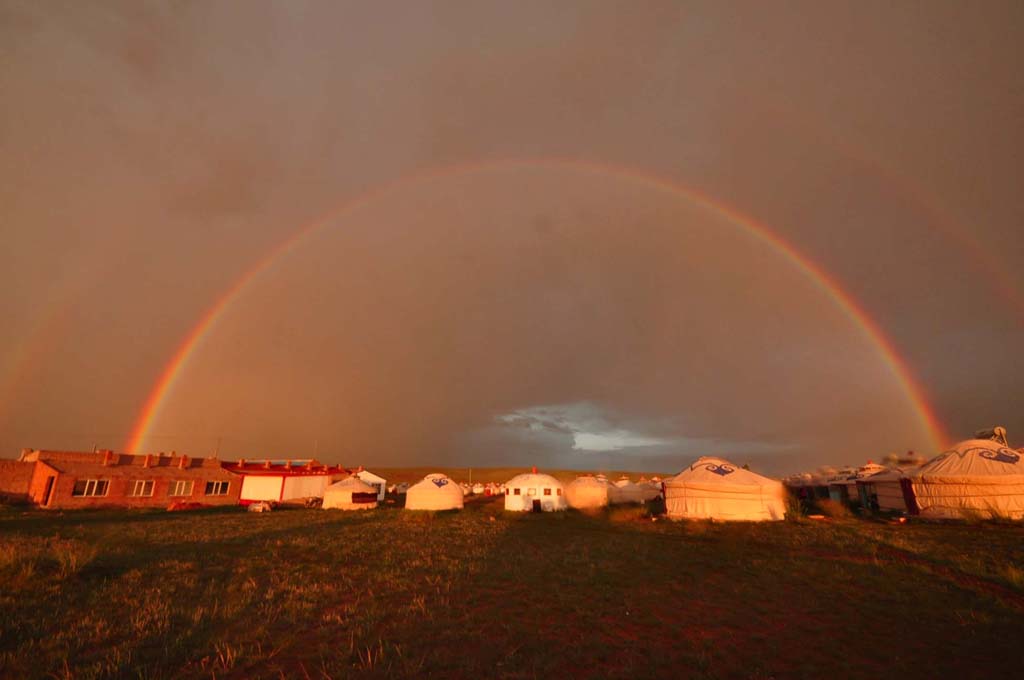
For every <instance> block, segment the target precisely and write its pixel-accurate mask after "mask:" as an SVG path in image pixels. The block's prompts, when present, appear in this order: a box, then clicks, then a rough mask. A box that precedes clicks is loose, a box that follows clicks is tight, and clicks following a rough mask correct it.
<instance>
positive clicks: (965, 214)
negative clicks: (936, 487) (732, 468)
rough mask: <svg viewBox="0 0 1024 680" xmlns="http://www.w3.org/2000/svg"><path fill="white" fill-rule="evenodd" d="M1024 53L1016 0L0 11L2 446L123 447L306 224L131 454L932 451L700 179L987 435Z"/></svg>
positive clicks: (785, 265) (1009, 244)
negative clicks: (180, 362)
mask: <svg viewBox="0 0 1024 680" xmlns="http://www.w3.org/2000/svg"><path fill="white" fill-rule="evenodd" d="M1022 66H1024V5H1022V4H1021V3H1019V2H1012V1H1011V2H996V1H989V2H984V3H963V2H940V1H938V0H928V1H925V2H899V3H891V2H849V3H847V2H842V3H837V2H821V1H820V0H816V1H813V2H771V3H765V2H749V3H748V2H664V3H659V2H645V3H635V2H623V3H609V2H593V1H587V2H507V3H487V2H479V1H474V2H439V3H430V2H398V3H388V2H374V3H343V2H294V1H293V2H288V3H281V2H279V3H270V2H238V3H229V2H218V3H205V2H204V3H193V2H136V1H125V2H93V3H81V2H57V1H55V0H54V1H46V2H38V1H36V0H26V1H24V2H22V1H19V0H0V92H2V93H3V94H2V98H3V105H2V106H0V277H2V285H0V456H6V457H13V456H16V455H17V453H18V451H19V449H21V448H22V447H32V448H86V449H91V448H92V447H93V446H100V447H109V448H115V449H122V448H123V447H124V446H125V445H126V443H127V442H128V440H129V437H130V434H131V432H132V430H133V426H134V424H135V423H136V421H137V420H138V417H139V411H140V409H141V407H142V405H143V403H144V402H145V400H146V398H147V396H148V395H149V394H150V393H151V391H152V390H153V387H154V384H155V383H156V381H157V380H158V378H159V376H160V374H161V371H162V370H163V369H164V367H165V366H166V365H167V363H168V362H169V361H170V359H171V357H172V355H173V354H174V353H175V351H176V349H177V348H178V347H179V346H180V345H181V343H182V341H183V339H184V338H185V337H186V336H187V335H188V334H189V333H190V332H191V330H192V329H193V328H194V327H195V325H196V324H197V323H198V322H199V320H200V319H201V318H202V317H203V315H204V313H205V312H206V311H207V310H208V309H210V307H211V306H212V305H214V304H215V303H216V301H217V300H218V299H220V298H221V297H222V296H223V295H224V294H225V292H226V291H228V290H230V289H231V288H232V287H233V286H234V285H235V283H236V282H237V281H238V280H239V279H240V278H241V277H242V276H244V275H245V273H246V272H248V271H250V270H251V269H252V268H253V267H254V266H255V265H256V264H257V263H259V262H261V261H263V260H264V258H265V257H266V256H267V255H268V253H271V252H272V251H273V250H274V249H275V248H276V247H277V246H278V244H280V243H282V242H284V241H286V240H287V239H288V238H289V237H291V236H292V235H294V234H296V233H297V232H299V231H300V230H301V229H302V228H303V227H305V226H307V225H309V224H311V223H312V222H314V221H317V220H321V221H322V227H321V228H320V229H317V230H315V231H313V232H311V233H308V234H307V235H306V236H305V237H304V238H302V239H301V240H299V241H298V242H296V243H295V244H294V247H293V248H291V249H290V250H289V251H287V252H286V253H285V254H283V255H282V256H280V257H278V258H276V259H274V260H273V261H272V262H271V264H270V265H269V266H267V267H266V268H264V269H263V270H262V271H261V272H260V274H259V275H258V276H256V277H254V278H253V279H252V280H251V281H250V282H249V283H248V284H247V285H246V286H245V287H244V289H242V290H241V291H240V292H239V294H238V295H236V296H235V297H234V298H233V299H232V302H231V303H230V304H229V305H227V307H226V309H225V311H224V313H223V314H222V315H221V316H220V317H219V319H218V321H217V322H216V323H215V324H214V325H213V326H212V327H211V328H210V329H209V332H208V333H206V334H205V335H204V337H203V338H202V340H201V341H200V342H199V343H198V344H197V345H196V347H195V350H194V351H193V353H192V355H191V359H190V360H189V361H188V362H187V363H186V364H185V365H184V366H183V368H182V370H181V373H180V377H179V379H178V381H177V382H176V384H175V386H174V388H173V390H171V391H170V392H169V393H168V395H167V397H166V399H165V400H164V401H163V404H162V408H161V409H160V411H159V413H158V416H157V418H156V419H155V421H154V422H153V425H152V428H151V429H150V430H149V436H148V438H147V439H146V441H145V442H144V448H145V451H159V450H172V449H174V450H178V451H187V452H190V453H193V454H194V455H203V454H208V453H210V452H212V451H214V450H217V449H218V448H219V450H220V452H221V455H222V456H225V457H234V456H245V457H249V458H254V457H262V456H273V457H282V458H285V457H296V458H297V457H304V456H309V455H312V453H313V452H314V451H315V452H316V453H317V455H318V456H319V457H320V458H321V459H322V460H325V461H328V462H343V463H346V464H351V465H358V464H363V465H366V466H367V467H372V466H373V465H403V464H417V465H429V464H437V465H443V464H446V465H451V464H459V465H477V466H484V465H498V464H501V465H524V466H525V465H538V466H542V467H573V468H632V469H649V470H662V471H671V470H677V469H679V468H681V467H682V466H683V465H684V464H685V463H687V462H689V461H690V460H692V459H693V458H694V457H696V456H698V455H704V454H716V455H726V456H730V457H732V458H734V459H735V460H736V461H737V462H750V463H751V464H752V466H753V467H755V469H760V470H762V471H765V472H769V473H773V474H782V473H785V472H792V471H796V470H800V469H804V468H808V467H814V466H816V465H818V464H831V465H835V464H843V463H851V464H859V463H863V462H865V461H866V460H867V459H869V458H874V459H876V460H877V459H879V458H881V457H883V456H884V455H886V454H887V453H890V452H894V451H903V450H907V449H915V450H918V451H921V452H922V453H924V454H926V455H932V454H935V453H937V452H938V451H936V450H934V449H935V448H936V445H935V444H934V443H933V442H932V437H931V435H930V433H929V431H928V428H927V427H926V425H925V424H923V422H922V418H921V415H920V412H919V409H918V407H917V405H916V404H915V403H914V402H913V400H912V399H911V398H910V397H909V396H908V392H907V390H906V389H905V386H904V385H903V384H901V382H900V380H899V379H898V376H897V375H896V374H895V373H894V371H893V369H892V366H890V365H889V363H887V361H886V359H885V356H884V353H883V352H881V351H880V350H879V347H878V343H877V342H876V339H874V338H872V337H871V335H870V334H868V333H866V332H865V330H864V327H863V325H862V324H859V323H857V322H856V321H855V320H854V319H852V318H851V316H850V315H849V313H848V312H847V311H846V310H844V309H843V307H842V305H841V304H840V303H839V302H837V300H836V298H835V296H834V295H831V294H829V292H828V291H827V289H826V288H825V287H823V286H822V285H820V284H819V283H816V282H815V280H814V278H813V276H811V275H809V273H808V270H806V269H805V268H802V267H801V266H799V265H798V264H797V263H795V262H794V260H793V259H792V258H791V257H788V256H787V255H786V254H785V253H784V252H782V251H781V250H780V249H779V248H777V247H774V246H772V245H771V244H770V243H769V242H767V241H766V240H764V239H763V238H760V237H758V236H757V235H756V234H755V233H753V232H752V231H751V229H749V228H748V227H745V226H744V225H743V224H741V223H739V222H738V221H737V220H736V219H734V218H731V217H730V216H729V215H728V214H725V213H723V212H722V211H720V210H715V209H711V208H709V207H708V206H707V205H702V204H700V203H699V202H698V201H695V200H694V198H693V196H694V195H697V194H701V195H704V196H706V197H708V198H709V199H710V201H712V202H714V203H716V204H719V205H721V206H726V207H728V209H729V210H731V211H734V212H737V213H740V214H742V215H745V216H747V217H749V218H750V219H752V220H754V221H756V222H758V223H760V224H762V225H764V226H765V227H766V228H768V229H770V230H771V232H772V233H774V234H776V235H777V236H778V237H779V238H781V239H782V240H783V241H785V242H788V243H789V244H791V245H792V247H793V248H794V249H795V250H796V251H798V252H799V253H802V254H803V255H804V256H806V257H807V258H808V260H809V261H810V262H812V263H814V264H813V266H814V267H816V268H818V269H820V270H821V271H824V272H827V274H828V276H829V277H831V279H833V280H834V281H835V282H837V283H838V284H839V285H840V286H841V287H842V289H843V290H845V292H846V294H847V295H848V296H849V297H850V298H851V299H853V300H855V301H856V304H858V305H859V306H860V307H862V308H863V309H864V310H865V311H866V312H867V314H868V316H869V317H870V318H871V319H872V320H873V322H874V323H875V324H877V326H878V327H879V328H880V329H881V330H882V332H883V333H884V334H885V336H886V337H887V338H888V339H889V340H890V341H891V342H892V345H893V347H894V348H895V350H896V352H897V353H898V355H899V356H900V357H902V360H903V361H904V362H905V364H906V367H907V369H908V370H909V372H910V373H911V374H912V375H913V377H914V379H915V380H916V381H917V384H918V385H919V386H920V388H921V390H922V391H923V392H924V393H925V394H926V395H927V396H928V398H929V400H930V401H931V403H932V405H933V406H934V409H935V412H936V414H937V416H938V417H939V419H940V420H941V421H942V423H943V425H944V427H945V428H946V429H947V430H948V431H949V432H950V434H951V435H952V436H953V438H963V437H965V436H967V435H969V434H970V433H971V432H973V431H974V430H975V429H978V428H983V427H991V426H993V425H996V424H1001V425H1005V426H1006V427H1007V428H1008V430H1009V434H1010V438H1011V444H1015V445H1017V446H1020V445H1022V442H1024V397H1022V385H1024V359H1022V357H1021V348H1024V271H1022V269H1021V265H1022V262H1024V257H1022V256H1024V228H1022V226H1024V203H1022V202H1021V201H1020V187H1021V179H1020V165H1021V157H1022V152H1024V125H1022V124H1021V121H1022V120H1024V108H1022V107H1024V85H1022V83H1024V80H1022V79H1021V77H1020V72H1021V67H1022ZM654 178H657V179H654ZM668 183H672V184H675V185H676V186H678V187H687V188H688V190H689V193H686V192H683V191H669V190H666V188H665V187H666V184H668ZM368 192H370V193H368ZM360 197H363V200H361V201H360V202H359V203H358V205H357V206H356V207H355V208H354V209H350V210H340V209H341V208H342V207H343V206H346V205H349V204H350V203H351V202H352V201H353V200H356V199H359V198H360ZM328 215H334V217H332V218H328V219H324V218H325V216H328Z"/></svg>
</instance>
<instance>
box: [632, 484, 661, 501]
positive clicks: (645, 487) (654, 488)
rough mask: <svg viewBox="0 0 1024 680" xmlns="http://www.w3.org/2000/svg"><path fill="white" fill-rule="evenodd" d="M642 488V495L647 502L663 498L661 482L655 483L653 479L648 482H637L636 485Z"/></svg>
mask: <svg viewBox="0 0 1024 680" xmlns="http://www.w3.org/2000/svg"><path fill="white" fill-rule="evenodd" d="M636 485H637V486H638V487H640V493H641V494H642V495H643V499H644V500H645V501H653V500H654V499H655V498H659V497H661V482H660V481H658V482H655V481H654V480H653V479H652V480H648V481H642V482H637V484H636Z"/></svg>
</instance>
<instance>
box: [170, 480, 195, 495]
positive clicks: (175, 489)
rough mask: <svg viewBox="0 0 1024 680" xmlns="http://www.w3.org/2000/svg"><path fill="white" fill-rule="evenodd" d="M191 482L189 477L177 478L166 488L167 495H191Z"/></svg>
mask: <svg viewBox="0 0 1024 680" xmlns="http://www.w3.org/2000/svg"><path fill="white" fill-rule="evenodd" d="M192 484H193V481H192V480H191V479H178V480H175V481H173V482H171V485H170V487H168V489H167V495H168V496H191V495H192Z"/></svg>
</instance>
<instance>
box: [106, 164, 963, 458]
mask: <svg viewBox="0 0 1024 680" xmlns="http://www.w3.org/2000/svg"><path fill="white" fill-rule="evenodd" d="M505 167H527V168H530V167H535V168H564V169H567V170H576V171H578V172H589V173H595V174H600V175H603V176H610V177H617V178H622V179H628V180H632V181H639V182H642V183H644V184H645V185H647V186H650V187H653V188H655V189H658V190H660V191H665V192H668V193H670V194H672V195H674V196H678V197H680V198H684V199H686V200H688V201H690V202H692V203H693V204H696V205H698V206H700V207H702V208H704V209H706V210H708V211H709V212H711V213H713V214H716V215H719V216H721V217H723V218H725V219H727V220H728V221H730V222H731V223H733V224H735V225H737V226H739V227H742V228H743V229H745V230H746V231H747V232H748V233H749V234H750V235H751V236H753V237H755V238H756V239H758V240H760V241H761V242H763V243H765V244H766V245H768V246H769V247H771V248H772V249H774V250H775V251H776V252H777V253H779V254H780V255H782V256H783V257H784V258H785V259H786V260H787V261H788V262H789V263H791V264H792V265H793V266H795V267H797V268H798V270H799V271H801V272H802V273H803V274H804V275H805V276H806V277H807V279H808V280H809V281H811V283H812V284H813V285H815V286H816V287H817V288H818V289H820V290H821V291H822V292H824V293H825V294H826V295H827V296H828V297H829V298H831V299H832V300H833V301H834V302H835V304H836V305H837V306H838V307H839V308H840V309H841V310H842V311H843V313H844V314H845V315H846V316H847V317H848V318H849V319H850V320H851V321H852V322H853V323H854V324H855V325H856V326H857V327H858V328H860V329H861V331H862V332H863V333H864V335H865V336H866V337H867V338H868V339H869V340H870V341H871V342H872V343H873V344H874V346H875V347H876V348H877V350H878V353H879V355H880V356H881V357H882V359H883V360H884V361H885V363H886V365H887V366H888V368H889V370H890V371H891V372H892V374H893V375H894V376H895V377H896V378H897V380H898V381H899V383H900V385H901V387H902V388H903V390H904V391H905V393H906V395H907V397H908V398H909V399H910V401H911V403H912V404H913V406H914V408H915V410H916V412H917V416H918V418H919V419H920V422H921V424H922V425H923V426H924V427H925V429H926V431H927V432H928V433H929V435H930V436H931V438H932V442H931V445H932V449H933V450H935V451H939V450H942V448H943V446H944V445H945V444H946V442H947V441H948V436H947V435H946V432H945V428H944V427H943V425H942V423H941V421H940V420H939V419H938V417H937V416H936V414H935V411H934V409H933V408H932V406H931V404H930V403H929V400H928V398H927V396H926V395H925V393H924V390H922V389H921V387H920V386H919V385H918V383H917V381H916V380H915V379H914V376H913V374H912V372H911V370H910V369H909V367H908V366H907V364H906V362H905V361H903V360H902V358H901V357H900V355H899V354H898V353H897V351H896V348H895V347H894V346H893V344H892V342H891V341H890V340H889V339H888V338H887V337H886V335H885V333H884V332H883V331H882V329H881V328H879V326H878V324H877V323H876V322H875V321H874V320H873V319H872V318H871V317H870V316H868V314H867V313H866V312H865V311H864V310H863V309H862V308H861V307H860V305H859V304H858V303H857V301H856V300H854V299H853V297H852V296H850V295H849V294H848V293H847V292H846V291H845V290H843V288H842V287H841V286H840V285H839V283H838V282H837V281H835V280H834V279H833V278H832V277H830V276H829V275H828V274H827V273H826V272H825V271H824V270H822V269H821V267H819V266H818V265H817V264H816V263H815V262H813V261H812V260H811V259H809V258H808V257H807V256H806V255H804V254H803V253H801V252H800V251H799V250H797V249H796V248H795V247H794V246H793V245H791V244H790V243H788V242H786V241H784V240H783V239H782V237H780V236H779V235H778V234H776V233H775V232H774V231H772V230H771V229H770V228H769V227H767V226H765V225H764V224H761V223H759V222H756V221H755V220H753V219H752V218H750V217H748V216H747V215H744V214H742V213H741V212H739V211H737V210H735V209H733V208H731V207H729V206H727V205H725V204H722V203H720V202H717V201H715V200H714V199H712V198H710V197H708V196H706V195H705V194H702V193H700V192H698V191H696V190H695V189H692V188H690V187H688V186H685V185H683V184H680V183H677V182H674V181H672V180H669V179H665V178H663V177H659V176H656V175H652V174H649V173H647V172H645V171H642V170H638V169H634V168H626V167H620V166H612V165H605V164H602V163H597V162H592V161H583V160H578V159H561V158H527V159H505V160H490V161H479V162H473V163H461V164H457V165H452V166H446V167H442V168H429V169H426V170H422V171H419V172H416V173H413V174H411V175H406V176H404V177H401V178H398V179H396V180H394V181H391V182H388V183H385V184H383V185H380V186H378V187H376V188H374V189H371V190H370V191H367V192H365V193H363V194H361V195H359V196H357V197H355V198H353V199H352V200H350V201H348V202H346V203H344V204H343V205H342V206H340V207H339V208H337V209H335V210H333V211H332V212H330V213H329V214H327V215H325V216H323V217H321V218H320V219H317V220H315V221H313V222H312V223H310V224H308V225H306V226H305V227H302V228H301V229H298V230H297V231H295V232H294V233H293V234H292V235H291V236H289V237H288V238H286V239H285V240H284V241H282V242H281V243H280V244H278V245H277V246H275V247H274V248H273V249H272V250H270V252H268V253H267V254H266V255H265V256H264V257H262V258H261V259H260V260H258V261H257V262H256V263H255V264H253V265H252V266H251V267H250V268H249V269H248V270H246V271H245V272H244V273H243V274H242V276H241V277H239V278H238V280H237V281H235V282H234V283H233V284H232V285H231V286H230V287H229V288H228V289H227V290H226V291H225V292H224V293H223V294H222V295H221V296H220V297H219V298H218V299H217V300H216V301H215V302H214V303H213V305H211V306H210V307H209V308H208V309H207V310H206V311H205V312H204V313H203V315H202V316H201V317H200V319H199V321H198V322H197V323H196V324H195V326H193V327H192V329H191V330H190V331H189V332H188V334H187V335H186V336H185V337H184V339H183V340H182V341H181V343H180V345H179V346H178V348H177V349H176V350H175V352H174V355H173V356H172V357H171V359H170V361H169V362H168V363H167V365H166V366H165V367H164V369H163V371H162V372H161V373H160V376H159V378H158V379H157V381H156V383H155V385H154V386H153V389H152V390H151V391H150V393H149V396H148V397H147V398H146V400H145V402H144V403H143V405H142V408H141V409H140V410H139V413H138V416H137V418H136V419H135V424H134V426H133V428H132V431H131V435H130V436H129V438H128V441H127V442H126V443H125V446H124V448H125V450H126V451H129V452H138V451H141V450H142V448H143V445H144V444H145V442H146V439H147V437H148V436H149V432H150V428H151V427H152V426H153V423H154V422H155V421H156V419H157V417H158V416H159V414H160V410H161V407H162V405H163V403H164V400H165V399H166V398H167V396H168V394H169V393H170V392H171V391H172V390H173V389H174V386H175V384H176V383H177V381H178V379H179V378H180V377H181V374H182V372H183V369H184V368H185V366H186V365H187V364H188V361H189V358H190V357H191V356H192V355H193V354H194V353H195V351H196V349H197V348H198V347H199V345H200V344H201V343H202V340H203V338H204V337H206V336H207V335H208V334H209V333H210V331H211V330H212V329H213V328H214V326H215V325H216V323H217V321H218V319H220V318H221V316H222V315H223V314H224V312H225V310H227V308H228V307H230V306H231V304H232V303H233V302H235V301H236V300H237V299H238V298H239V297H240V296H241V295H242V293H243V292H244V291H245V290H246V288H247V287H248V286H249V285H250V284H251V283H252V282H253V281H255V280H256V279H257V278H258V277H259V276H260V275H261V274H263V273H265V272H266V271H267V270H269V269H271V268H272V266H273V265H274V263H275V262H277V261H278V260H280V259H281V258H282V257H284V256H286V255H287V254H288V253H290V252H292V251H293V250H294V249H295V248H296V247H297V246H298V245H299V244H300V243H301V242H302V241H304V240H305V239H306V238H308V237H309V236H311V235H312V234H314V233H316V232H318V231H319V230H321V229H323V228H325V227H326V226H327V225H329V224H331V223H333V222H334V221H336V220H338V219H340V218H342V217H344V216H345V215H348V214H350V213H352V212H354V211H356V210H357V209H359V208H360V207H363V206H366V205H368V204H370V203H373V202H374V201H376V200H378V199H380V198H381V197H383V196H385V195H387V194H389V193H391V192H393V191H396V190H398V189H401V188H402V187H407V186H412V185H415V184H417V183H420V182H425V181H428V180H432V179H439V178H447V177H456V176H459V175H466V174H471V173H475V172H480V171H483V170H488V169H496V168H505Z"/></svg>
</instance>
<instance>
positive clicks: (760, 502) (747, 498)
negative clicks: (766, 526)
mask: <svg viewBox="0 0 1024 680" xmlns="http://www.w3.org/2000/svg"><path fill="white" fill-rule="evenodd" d="M665 508H666V510H667V512H668V516H669V517H671V518H673V519H684V518H689V519H724V520H752V521H758V520H781V519H785V515H786V492H785V490H784V489H783V487H782V482H779V481H776V480H774V479H769V478H767V477H762V476H761V475H759V474H757V473H754V472H751V471H750V470H744V469H743V468H741V467H739V466H738V465H734V464H733V463H730V462H729V461H727V460H725V459H722V458H714V457H709V456H704V457H701V458H698V459H697V462H695V463H693V464H692V465H691V466H690V467H688V468H686V469H685V470H683V471H682V472H680V473H679V474H678V475H676V476H675V477H670V478H668V479H666V480H665Z"/></svg>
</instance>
